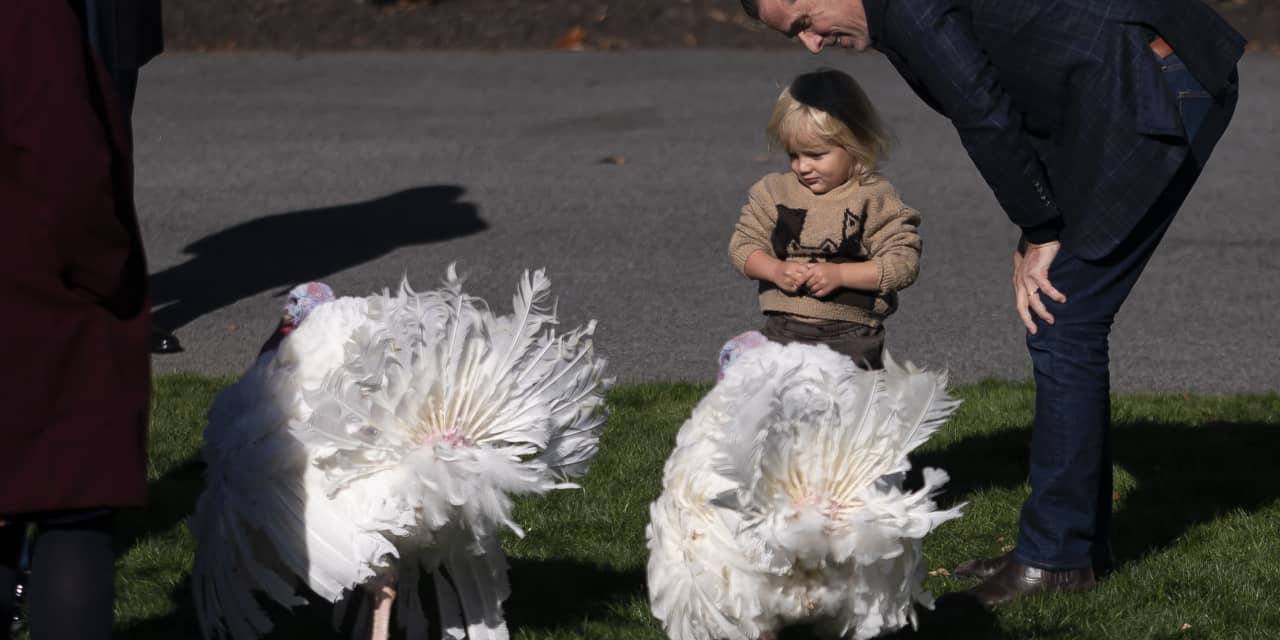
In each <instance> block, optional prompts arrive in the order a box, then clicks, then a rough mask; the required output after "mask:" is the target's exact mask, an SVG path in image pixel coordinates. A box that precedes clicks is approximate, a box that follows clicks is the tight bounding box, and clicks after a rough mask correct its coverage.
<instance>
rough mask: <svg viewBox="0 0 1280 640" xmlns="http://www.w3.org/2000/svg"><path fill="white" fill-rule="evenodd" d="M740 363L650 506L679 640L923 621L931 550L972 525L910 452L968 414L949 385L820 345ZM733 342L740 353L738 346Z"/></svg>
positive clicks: (654, 557)
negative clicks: (914, 472) (929, 541)
mask: <svg viewBox="0 0 1280 640" xmlns="http://www.w3.org/2000/svg"><path fill="white" fill-rule="evenodd" d="M754 335H755V336H756V337H757V340H755V342H756V343H757V344H758V345H759V346H754V347H752V348H750V349H747V350H743V351H742V352H741V353H740V354H737V357H736V358H735V359H734V360H733V362H732V363H731V364H730V365H729V366H728V367H727V368H726V369H725V370H724V372H723V377H722V380H721V381H720V382H719V383H718V384H717V385H716V386H715V388H714V389H712V391H711V393H710V394H708V395H707V396H706V397H705V398H704V399H703V400H702V401H701V402H700V403H699V404H698V406H697V407H696V408H695V409H694V411H693V413H692V415H691V416H690V418H689V419H688V420H687V421H686V422H685V424H684V425H683V426H682V427H681V429H680V432H679V435H678V436H677V442H676V448H675V450H674V451H673V452H672V454H671V457H670V458H669V459H668V460H667V464H666V467H665V469H664V472H663V487H664V490H663V493H662V495H661V496H660V497H659V498H658V499H657V500H656V501H655V502H654V503H653V505H651V507H650V517H651V521H650V525H649V527H648V529H647V532H646V533H647V537H648V541H649V549H650V557H649V567H648V575H649V594H650V598H651V605H652V609H653V612H654V614H655V615H656V616H657V617H658V618H659V619H660V620H662V622H663V625H664V627H665V628H666V631H667V634H668V635H669V636H670V637H671V638H673V639H674V640H710V639H716V640H721V639H723V640H755V639H756V638H758V637H760V636H761V635H762V634H764V633H767V632H774V631H776V630H777V629H779V628H780V627H781V626H783V625H785V624H790V623H797V622H809V623H816V624H818V625H819V626H820V627H822V628H824V629H826V630H827V631H829V632H830V633H832V634H834V635H838V636H847V637H852V638H858V639H864V638H871V637H874V636H877V635H880V634H882V633H886V632H889V631H892V630H895V629H898V628H901V627H903V626H905V625H907V624H912V623H914V610H913V604H914V603H917V602H919V603H922V604H924V605H926V606H928V605H930V604H931V602H932V600H931V598H930V596H929V595H928V594H927V593H925V592H924V591H923V590H922V588H921V582H922V580H923V577H924V566H923V565H922V563H921V550H920V549H921V547H920V542H921V539H922V538H923V537H924V536H925V535H926V534H927V533H929V532H930V531H932V530H933V529H935V528H936V527H937V526H938V525H940V524H942V523H943V522H946V521H948V520H951V519H953V518H956V517H959V515H960V507H959V506H957V507H955V508H952V509H949V510H938V509H937V508H936V506H935V504H934V502H933V500H932V497H933V496H934V495H935V494H936V493H937V492H938V491H939V490H940V488H941V486H942V485H943V484H944V483H945V482H946V480H947V476H946V474H945V473H944V472H942V471H940V470H937V469H925V470H924V486H923V487H922V488H921V489H920V490H918V491H904V490H903V489H902V478H903V477H904V475H905V472H906V471H907V470H908V469H910V466H911V465H910V462H909V461H908V459H907V454H908V453H910V452H911V451H912V450H913V449H915V448H916V447H918V446H920V445H921V444H923V443H924V442H925V441H927V440H928V438H929V436H931V435H932V434H933V433H934V432H936V431H937V429H938V428H939V427H940V426H941V425H942V424H943V422H945V421H946V419H947V418H948V417H949V416H950V414H951V413H952V412H953V411H954V410H955V408H956V407H957V406H958V404H959V402H958V401H956V400H954V399H952V398H951V397H950V396H948V395H947V393H946V376H945V374H942V373H933V372H925V371H921V370H919V369H916V368H915V367H913V366H911V365H910V364H908V365H906V366H905V367H904V366H901V365H898V364H897V363H896V362H894V361H893V360H892V359H891V358H888V357H887V356H886V361H885V369H884V370H883V371H876V372H867V371H863V370H861V369H858V368H857V367H855V366H854V365H853V362H852V361H851V360H849V359H848V358H846V357H844V356H841V355H839V354H837V353H836V352H834V351H832V350H830V349H828V348H827V347H823V346H809V345H799V344H793V345H788V346H786V347H783V346H781V345H778V344H775V343H767V342H764V341H763V339H762V338H759V336H758V334H754ZM732 344H733V343H732V342H731V345H732Z"/></svg>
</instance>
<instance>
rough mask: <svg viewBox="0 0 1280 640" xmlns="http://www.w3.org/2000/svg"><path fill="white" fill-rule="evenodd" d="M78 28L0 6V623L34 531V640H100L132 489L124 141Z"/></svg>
mask: <svg viewBox="0 0 1280 640" xmlns="http://www.w3.org/2000/svg"><path fill="white" fill-rule="evenodd" d="M81 6H83V5H81ZM83 19H84V16H83V14H82V13H81V14H79V15H78V14H77V11H76V10H75V9H74V8H73V5H71V4H69V3H67V2H64V1H61V0H4V1H3V2H0V340H3V344H4V346H3V347H2V348H0V353H2V354H3V356H4V357H3V362H4V365H5V366H4V370H3V372H2V373H0V406H4V407H5V411H6V415H5V417H4V419H3V420H0V521H3V524H2V525H0V614H4V615H3V616H0V620H7V619H8V617H9V615H8V614H9V613H10V609H11V608H12V593H13V589H12V585H13V581H14V579H15V565H16V563H17V555H18V550H19V549H20V547H21V544H22V540H23V532H24V531H25V530H26V527H27V525H28V524H34V525H35V527H36V532H37V533H36V538H35V543H34V547H33V556H32V560H31V584H30V587H29V594H30V600H29V611H30V622H31V630H32V634H33V637H34V638H35V639H36V640H42V639H43V638H55V637H67V638H71V637H74V638H107V637H109V635H110V630H111V610H112V599H113V595H112V581H113V575H112V573H113V572H112V566H113V558H112V553H111V521H112V516H113V513H114V510H115V509H117V508H120V507H136V506H141V505H142V503H143V500H144V497H145V490H146V429H147V416H148V411H149V402H150V398H149V393H150V375H151V373H150V355H149V333H150V313H149V311H148V309H149V303H148V300H147V269H146V265H145V260H144V257H143V250H142V241H141V236H140V234H139V230H138V223H137V219H136V216H135V213H134V204H133V190H132V186H131V185H132V175H131V173H132V166H131V162H130V160H129V158H130V149H129V144H130V143H129V140H128V135H127V133H126V129H125V127H124V124H123V120H122V118H121V114H120V113H119V106H118V100H117V99H116V98H115V96H114V95H113V93H112V91H113V90H112V89H111V81H110V78H109V77H108V75H107V71H106V69H105V68H103V67H102V65H101V64H100V63H99V62H98V61H97V59H96V58H95V57H94V56H93V54H92V53H91V52H90V50H89V48H88V45H87V42H86V38H85V36H84V35H83V34H84V27H83ZM7 635H8V626H7V625H4V626H0V638H4V637H6V636H7Z"/></svg>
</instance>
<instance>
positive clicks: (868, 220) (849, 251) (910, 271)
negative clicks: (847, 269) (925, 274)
mask: <svg viewBox="0 0 1280 640" xmlns="http://www.w3.org/2000/svg"><path fill="white" fill-rule="evenodd" d="M919 224H920V216H919V214H918V213H916V212H915V211H914V210H913V209H911V208H910V207H908V206H906V205H905V204H903V203H902V200H901V199H900V198H899V197H898V194H897V192H896V191H895V190H894V188H893V186H892V185H890V184H889V182H888V181H887V180H885V179H884V178H880V177H876V178H873V179H871V180H870V181H868V182H867V183H866V184H857V183H855V182H852V181H851V182H848V183H845V184H844V185H841V186H840V187H837V188H836V189H833V190H831V191H830V192H828V193H825V194H822V195H815V194H814V193H813V192H811V191H809V189H808V188H806V187H805V186H804V185H803V184H801V183H800V182H799V181H798V180H797V179H796V178H795V176H794V175H792V174H790V173H772V174H769V175H767V176H765V177H764V178H762V179H761V180H760V181H759V182H757V183H756V184H755V186H753V187H752V188H751V192H750V196H749V199H748V202H747V204H746V206H744V207H743V208H742V215H741V217H740V218H739V220H738V224H737V227H736V228H735V230H734V233H733V237H732V238H731V239H730V241H729V257H730V260H731V261H732V262H733V265H734V267H735V268H736V269H737V270H738V271H739V272H740V273H741V272H743V270H744V268H745V265H746V262H747V257H748V256H750V255H751V254H752V253H755V252H756V251H757V250H763V251H767V252H769V255H772V256H773V257H775V258H778V259H780V260H788V261H792V262H832V263H843V262H861V261H867V260H870V261H872V262H875V263H876V265H877V267H878V268H879V271H880V287H879V290H878V291H858V290H852V289H841V290H839V291H837V292H836V293H834V294H832V295H830V296H827V297H826V298H823V299H818V298H814V297H812V296H809V295H806V294H804V293H803V292H802V293H796V294H790V293H786V292H784V291H782V290H780V289H778V288H777V287H776V286H775V285H774V284H773V283H771V282H761V283H760V308H761V310H762V311H766V312H768V311H779V312H783V313H790V314H795V315H801V316H809V317H813V318H823V319H828V320H844V321H848V322H859V323H862V324H867V325H871V326H878V325H879V324H880V323H881V322H882V321H883V320H884V319H885V318H886V317H888V316H889V315H890V314H892V313H893V312H894V310H896V309H897V306H898V298H897V293H896V292H897V291H898V290H900V289H903V288H905V287H907V286H908V285H910V284H911V283H912V282H913V281H914V280H915V278H916V275H917V273H918V272H919V265H920V235H919V233H918V232H917V227H918V226H919Z"/></svg>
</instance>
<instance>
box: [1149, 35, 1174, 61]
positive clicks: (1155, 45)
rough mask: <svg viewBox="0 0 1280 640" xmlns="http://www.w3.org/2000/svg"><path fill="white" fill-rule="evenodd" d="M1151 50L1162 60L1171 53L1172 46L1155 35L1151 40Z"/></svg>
mask: <svg viewBox="0 0 1280 640" xmlns="http://www.w3.org/2000/svg"><path fill="white" fill-rule="evenodd" d="M1151 50H1152V51H1154V52H1156V55H1158V56H1160V59H1162V60H1163V59H1164V58H1168V57H1169V56H1171V55H1173V47H1170V46H1169V43H1168V42H1165V41H1164V38H1162V37H1160V36H1156V39H1155V40H1152V41H1151Z"/></svg>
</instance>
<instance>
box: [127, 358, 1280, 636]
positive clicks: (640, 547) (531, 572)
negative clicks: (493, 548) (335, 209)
mask: <svg viewBox="0 0 1280 640" xmlns="http://www.w3.org/2000/svg"><path fill="white" fill-rule="evenodd" d="M227 382H228V380H226V379H208V378H200V377H192V376H167V377H162V378H160V379H159V380H158V381H157V382H156V394H155V400H154V402H155V409H154V421H153V424H152V431H151V469H150V478H151V493H150V506H149V507H148V508H147V509H145V510H142V511H136V512H131V513H127V514H125V516H124V517H123V518H122V523H121V524H122V527H121V529H122V530H121V534H120V537H121V539H120V550H121V558H120V562H119V572H118V593H117V604H116V607H117V620H118V627H119V630H120V634H121V636H122V637H126V638H157V639H159V638H165V639H171V638H191V637H198V631H197V629H196V625H195V614H194V610H193V608H192V603H191V599H190V588H189V584H188V575H187V572H188V569H189V567H190V560H191V557H192V553H193V552H194V547H193V544H192V540H191V536H190V534H189V533H188V532H187V530H186V527H185V525H184V524H183V519H184V518H185V516H186V515H187V514H188V513H189V512H190V511H191V508H192V505H193V504H194V502H195V499H196V496H197V495H198V494H199V492H200V488H201V482H202V480H201V470H202V466H201V463H200V461H199V449H200V433H201V430H202V429H203V426H204V412H205V410H206V408H207V407H208V405H209V403H210V401H211V399H212V397H213V395H214V394H215V393H216V392H217V390H218V389H219V388H220V387H221V386H222V385H224V384H226V383H227ZM708 388H709V387H707V386H699V385H691V384H645V385H633V386H624V387H621V388H618V389H615V390H614V391H612V392H611V393H610V396H609V403H610V406H611V408H612V412H613V413H612V416H611V418H610V421H609V424H608V427H607V431H606V433H605V436H604V442H603V445H602V447H601V454H600V457H599V458H598V459H597V460H596V462H595V466H594V468H593V469H592V471H591V473H590V474H588V475H587V477H586V478H585V479H584V481H583V482H582V485H583V488H582V489H581V490H575V491H563V492H558V493H555V494H553V495H551V496H549V497H545V498H537V499H530V500H526V501H523V502H522V503H521V504H520V507H519V511H518V518H519V520H520V522H522V523H524V524H525V525H526V528H527V530H528V533H527V536H526V537H525V538H524V539H515V538H513V537H509V538H508V539H507V540H506V548H507V551H508V554H509V555H510V556H511V564H512V571H511V581H512V588H513V592H514V593H513V596H512V598H511V600H510V601H509V602H508V607H507V610H508V619H509V621H510V623H511V627H512V630H513V636H514V637H515V638H522V639H526V640H534V639H547V640H550V639H552V638H555V639H564V640H567V639H570V638H575V639H584V640H585V639H591V640H608V639H614V638H616V639H641V638H645V639H655V640H658V639H661V638H663V637H664V636H663V634H662V631H661V628H660V627H659V626H658V624H657V623H656V622H655V621H654V620H653V619H652V618H651V616H650V615H649V611H648V605H647V601H646V598H645V578H644V567H645V561H646V551H645V546H644V526H645V524H646V523H647V521H648V506H649V503H650V501H652V500H653V499H654V498H655V497H656V496H657V495H658V492H659V489H660V481H661V471H662V464H663V462H664V460H665V459H666V457H667V454H668V453H669V452H670V450H671V447H672V446H673V444H674V441H675V433H676V430H677V429H678V428H679V427H680V425H681V423H682V422H683V421H684V419H685V418H686V417H687V416H688V414H689V411H690V409H691V408H692V407H693V405H694V404H695V403H696V402H697V401H698V400H699V399H700V398H701V397H702V395H703V394H704V393H706V391H707V389H708ZM955 392H956V394H957V395H958V396H959V397H961V398H963V399H964V404H963V405H962V406H961V408H960V410H959V412H958V413H957V414H956V416H955V417H954V418H953V419H952V420H951V422H949V423H948V424H947V425H946V426H945V427H944V428H943V430H942V432H941V433H940V434H939V435H938V436H937V437H935V438H934V439H933V440H932V441H931V442H930V443H929V444H928V445H927V446H926V447H925V448H924V449H922V450H921V451H920V452H918V454H917V455H916V456H915V457H914V458H915V464H916V466H917V468H918V467H920V466H936V467H941V468H943V469H946V470H947V471H948V472H949V473H950V474H951V477H952V481H951V484H950V485H949V491H948V492H947V493H946V494H945V495H944V497H943V502H944V503H948V504H949V503H954V502H958V501H965V502H968V503H969V506H968V507H967V509H966V513H965V516H964V517H963V518H961V519H960V520H958V521H954V522H951V523H948V524H946V525H944V526H943V527H942V528H941V529H939V530H938V531H937V532H936V533H934V534H932V535H931V536H930V537H929V538H928V539H927V540H926V543H925V552H926V555H927V557H928V562H929V567H930V568H931V569H937V568H943V567H945V568H952V567H954V566H955V565H956V564H957V563H959V562H960V561H962V560H965V559H967V558H970V557H975V556H986V555H994V554H998V553H1000V551H1001V549H1002V548H1004V547H1005V545H1008V544H1011V543H1012V542H1013V540H1014V536H1015V533H1016V528H1017V520H1018V510H1019V507H1020V505H1021V502H1022V499H1023V497H1024V496H1025V495H1026V492H1027V486H1026V464H1027V450H1028V445H1029V436H1030V432H1029V425H1030V421H1031V413H1030V408H1031V406H1032V403H1031V399H1032V389H1031V387H1030V386H1029V385H1022V384H1008V383H999V382H987V383H982V384H978V385H974V386H967V387H960V388H957V389H955ZM1115 415H1116V429H1115V433H1114V435H1113V447H1114V450H1115V459H1116V475H1117V491H1116V498H1115V499H1116V522H1115V539H1116V544H1117V548H1116V554H1117V557H1118V561H1119V568H1118V570H1117V571H1116V573H1114V574H1113V575H1112V576H1111V577H1110V578H1109V579H1107V580H1105V581H1104V582H1102V584H1101V585H1100V586H1099V588H1098V589H1097V590H1096V591H1094V592H1091V593H1088V594H1079V595H1048V596H1042V597H1036V598H1032V599H1028V600H1025V601H1021V602H1016V603H1014V604H1012V605H1009V606H1006V607H1003V608H1000V609H999V610H997V611H996V612H995V613H988V612H985V611H982V610H980V609H974V608H972V607H968V606H963V605H961V604H948V605H946V606H939V608H938V609H937V610H936V611H934V612H931V613H926V614H925V615H924V616H923V618H922V624H921V627H920V629H919V630H918V631H915V632H911V631H907V632H902V633H900V634H898V635H897V636H895V637H899V638H1064V639H1077V638H1124V639H1129V638H1188V639H1190V638H1197V639H1199V638H1223V639H1226V638H1233V639H1234V638H1241V639H1256V638H1280V606H1276V605H1275V604H1274V602H1273V601H1271V597H1273V595H1274V594H1277V593H1280V536H1278V534H1280V503H1278V502H1277V497H1280V468H1278V466H1277V464H1276V456H1277V453H1280V396H1277V395H1276V394H1270V395H1265V396H1230V397H1204V396H1187V395H1121V396H1118V397H1117V399H1116V402H1115ZM935 573H937V575H932V576H931V577H930V578H929V579H928V581H927V582H926V586H927V588H929V589H930V590H932V591H933V592H934V594H942V593H946V592H949V591H954V590H958V589H963V588H965V587H967V586H968V583H966V582H963V581H958V580H954V579H952V578H950V577H947V576H946V575H943V574H942V573H941V572H935ZM329 617H330V614H329V609H328V607H326V606H324V605H322V604H321V605H316V606H312V607H309V608H307V609H305V610H303V611H301V612H299V613H297V614H296V615H295V614H288V613H281V614H280V615H279V616H278V619H279V621H280V622H279V623H280V627H279V629H278V632H277V633H275V634H273V637H278V638H287V637H288V638H291V637H299V638H302V637H305V638H315V637H344V636H341V635H340V634H338V633H335V632H333V631H332V630H331V627H329V626H328V620H329ZM787 637H791V638H801V637H805V635H804V634H803V632H791V633H789V634H788V635H787Z"/></svg>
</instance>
